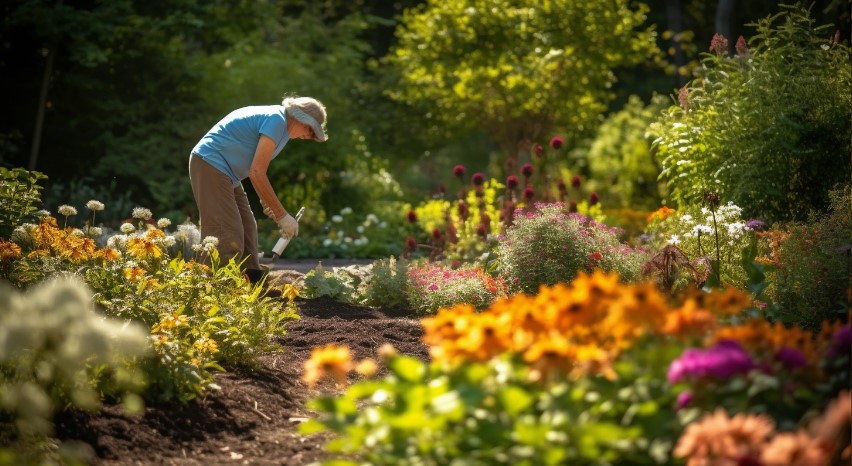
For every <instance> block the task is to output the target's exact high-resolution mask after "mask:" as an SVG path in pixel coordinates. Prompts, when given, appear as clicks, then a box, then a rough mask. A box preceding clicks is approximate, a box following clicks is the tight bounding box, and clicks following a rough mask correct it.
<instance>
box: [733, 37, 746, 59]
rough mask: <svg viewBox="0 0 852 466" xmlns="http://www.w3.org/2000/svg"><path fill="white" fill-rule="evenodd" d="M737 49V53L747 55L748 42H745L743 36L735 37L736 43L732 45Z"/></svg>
mask: <svg viewBox="0 0 852 466" xmlns="http://www.w3.org/2000/svg"><path fill="white" fill-rule="evenodd" d="M734 48H735V49H736V51H737V55H747V54H748V44H746V40H745V37H743V36H740V38H739V39H737V45H735V46H734Z"/></svg>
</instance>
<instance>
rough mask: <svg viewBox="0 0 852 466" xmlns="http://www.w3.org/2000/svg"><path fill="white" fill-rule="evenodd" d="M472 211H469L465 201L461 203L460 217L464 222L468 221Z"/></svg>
mask: <svg viewBox="0 0 852 466" xmlns="http://www.w3.org/2000/svg"><path fill="white" fill-rule="evenodd" d="M468 215H470V211H469V210H468V209H467V204H466V203H465V202H464V201H459V217H461V219H462V220H467V217H468Z"/></svg>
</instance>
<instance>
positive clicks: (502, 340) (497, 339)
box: [456, 314, 511, 361]
mask: <svg viewBox="0 0 852 466" xmlns="http://www.w3.org/2000/svg"><path fill="white" fill-rule="evenodd" d="M471 324H472V325H471V326H470V329H469V330H468V331H467V332H465V333H464V334H462V335H461V336H460V337H459V338H458V340H457V346H456V348H457V350H458V351H459V352H461V353H463V354H464V355H465V356H467V358H466V359H473V360H475V361H487V360H489V359H491V358H493V357H494V356H497V355H498V354H500V353H502V352H504V351H506V350H508V349H509V348H510V342H511V335H510V334H509V332H510V331H511V329H510V328H509V327H508V326H507V325H505V324H504V323H503V322H501V321H500V319H499V318H498V316H496V315H495V314H478V315H477V318H476V319H472V321H471Z"/></svg>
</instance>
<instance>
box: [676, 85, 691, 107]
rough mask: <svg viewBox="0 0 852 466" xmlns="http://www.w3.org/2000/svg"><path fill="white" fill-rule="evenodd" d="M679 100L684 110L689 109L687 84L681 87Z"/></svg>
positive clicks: (678, 95) (678, 94)
mask: <svg viewBox="0 0 852 466" xmlns="http://www.w3.org/2000/svg"><path fill="white" fill-rule="evenodd" d="M677 102H678V103H679V104H680V108H682V109H683V111H687V110H689V89H687V87H686V86H683V87H681V88H680V91H678V93H677Z"/></svg>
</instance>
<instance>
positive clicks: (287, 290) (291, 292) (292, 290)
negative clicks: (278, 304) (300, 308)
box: [281, 283, 301, 301]
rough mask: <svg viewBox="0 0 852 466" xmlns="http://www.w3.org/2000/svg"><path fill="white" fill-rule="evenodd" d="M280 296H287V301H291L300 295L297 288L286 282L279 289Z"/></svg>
mask: <svg viewBox="0 0 852 466" xmlns="http://www.w3.org/2000/svg"><path fill="white" fill-rule="evenodd" d="M281 296H284V297H285V298H287V300H288V301H293V300H294V299H296V298H298V297H299V296H301V295H300V294H299V288H297V287H295V286H293V285H292V284H290V283H288V284H286V285H284V289H283V290H282V291H281Z"/></svg>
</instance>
